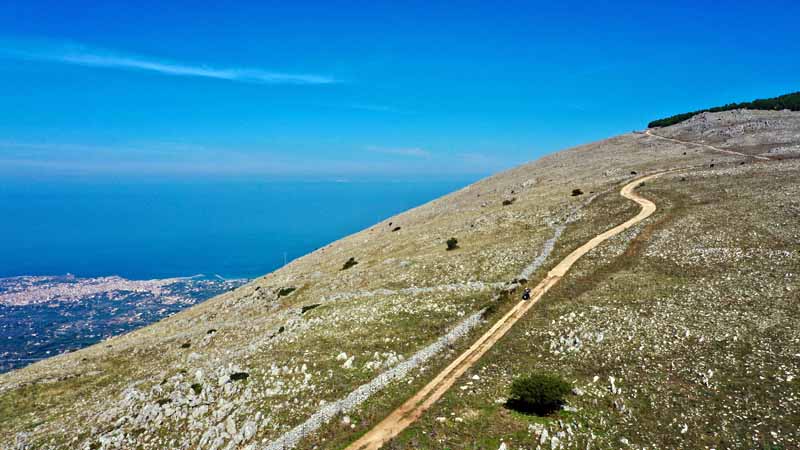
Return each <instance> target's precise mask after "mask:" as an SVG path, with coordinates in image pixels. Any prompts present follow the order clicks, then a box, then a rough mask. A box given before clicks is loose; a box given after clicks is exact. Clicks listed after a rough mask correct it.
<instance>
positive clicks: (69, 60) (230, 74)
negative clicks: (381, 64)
mask: <svg viewBox="0 0 800 450" xmlns="http://www.w3.org/2000/svg"><path fill="white" fill-rule="evenodd" d="M0 55H4V56H6V57H11V58H17V59H24V60H33V61H48V62H54V63H61V64H72V65H78V66H84V67H99V68H108V69H124V70H140V71H147V72H156V73H160V74H163V75H172V76H183V77H200V78H212V79H217V80H228V81H239V82H246V83H264V84H331V83H336V82H337V80H336V79H334V78H332V77H329V76H325V75H314V74H295V73H283V72H273V71H268V70H262V69H251V68H216V67H210V66H205V65H193V64H184V63H177V62H172V61H166V60H160V59H158V58H151V57H144V56H134V55H128V54H124V53H119V52H112V51H107V50H100V49H96V48H90V47H87V46H83V45H77V44H57V45H52V44H50V45H38V44H30V43H25V42H14V41H12V42H2V45H0Z"/></svg>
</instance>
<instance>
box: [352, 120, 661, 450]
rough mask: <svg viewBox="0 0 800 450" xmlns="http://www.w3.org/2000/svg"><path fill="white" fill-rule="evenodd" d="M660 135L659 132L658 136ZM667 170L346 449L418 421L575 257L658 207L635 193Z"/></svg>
mask: <svg viewBox="0 0 800 450" xmlns="http://www.w3.org/2000/svg"><path fill="white" fill-rule="evenodd" d="M659 137H660V136H659ZM664 173H666V172H661V173H657V174H653V175H649V176H645V177H642V178H638V179H636V180H635V181H632V182H630V183H628V184H626V185H625V186H624V187H623V188H622V190H620V195H622V196H623V197H625V198H628V199H630V200H633V201H634V202H636V203H638V204H639V205H641V207H642V209H641V211H639V214H637V215H636V217H633V218H632V219H629V220H628V221H626V222H625V223H623V224H620V225H617V226H616V227H614V228H611V229H610V230H608V231H605V232H603V233H601V234H598V235H597V236H595V237H594V238H592V239H591V240H589V241H588V242H587V243H585V244H583V245H582V246H580V247H578V248H577V249H575V250H574V251H573V252H572V253H570V254H569V255H568V256H567V257H566V258H564V259H563V260H562V261H561V262H559V263H558V265H556V266H555V267H554V268H553V269H552V270H551V271H550V272H548V274H547V277H546V278H545V279H544V280H542V282H541V283H539V284H538V285H537V286H536V287H535V288H534V289H533V291H532V292H531V299H530V300H528V301H520V302H519V303H517V304H516V305H514V307H513V308H511V310H510V311H509V312H508V313H506V314H505V315H504V316H503V317H502V318H500V320H498V321H497V322H496V323H495V324H494V325H492V327H491V328H490V329H489V330H488V331H487V332H486V333H484V334H483V336H481V337H480V338H478V340H477V341H475V343H474V344H472V346H471V347H470V348H469V349H467V350H466V351H465V352H464V353H462V354H461V355H460V356H459V357H458V358H456V359H455V360H454V361H453V362H452V363H450V365H449V366H447V367H446V368H445V369H444V370H442V371H441V372H440V373H439V374H438V375H437V376H436V377H435V378H434V379H433V380H431V381H430V382H429V383H428V384H427V385H425V387H423V388H422V389H421V390H420V391H418V392H417V393H416V394H414V396H413V397H411V398H410V399H408V400H406V402H405V403H403V404H402V405H400V407H398V408H397V409H395V410H394V411H393V412H392V413H391V414H389V415H388V416H387V417H386V418H385V419H383V420H382V421H381V422H380V423H378V424H377V425H376V426H375V427H374V428H372V429H371V430H370V431H368V432H367V433H366V434H365V435H363V436H362V437H361V438H360V439H358V440H357V441H355V442H353V443H352V444H350V445H349V446H348V447H347V450H371V449H378V448H380V447H381V446H382V445H383V444H384V443H385V442H387V441H389V440H390V439H392V438H393V437H395V436H397V435H398V434H399V433H400V432H401V431H403V430H404V429H405V428H406V427H408V426H409V425H410V424H412V423H413V422H414V421H416V420H417V419H418V418H419V417H420V416H421V415H422V413H424V412H425V411H426V410H427V409H428V408H430V406H431V405H432V404H433V403H434V402H436V400H438V399H439V398H441V396H442V395H443V394H444V393H445V392H447V390H448V389H449V388H450V387H451V386H452V385H453V383H455V382H456V380H457V379H458V378H459V377H460V376H461V375H463V374H464V372H466V370H467V369H469V368H470V367H471V366H472V365H473V364H475V363H476V362H477V361H478V360H479V359H480V358H481V356H483V355H484V354H485V353H486V352H487V351H488V350H489V349H490V348H492V346H493V345H494V344H495V342H497V341H498V340H499V339H500V338H502V337H503V336H504V335H505V334H506V332H508V330H509V329H511V327H512V326H513V325H514V324H515V323H516V322H517V321H518V320H519V319H520V318H521V317H522V316H523V315H524V314H525V313H526V312H527V311H528V310H529V309H530V308H531V307H532V306H533V305H534V304H535V303H536V302H537V301H539V299H541V298H542V296H543V295H544V294H545V293H546V292H547V291H548V290H550V288H551V287H553V286H554V285H555V284H556V283H558V281H559V280H560V279H561V278H562V277H563V276H564V275H566V273H567V271H568V270H569V269H570V267H572V265H573V264H575V261H577V260H578V259H580V257H581V256H583V255H585V254H586V253H587V252H589V251H590V250H591V249H593V248H595V247H597V246H598V245H600V243H602V242H603V241H605V240H606V239H609V238H611V237H613V236H616V235H617V234H619V233H621V232H623V231H625V230H627V229H628V228H630V227H632V226H633V225H636V224H637V223H639V222H641V221H642V220H644V219H646V218H647V217H649V216H650V215H651V214H653V212H655V210H656V205H655V203H653V202H651V201H650V200H647V199H646V198H643V197H641V196H639V195H638V194H636V192H634V189H635V188H636V187H637V186H639V185H640V184H641V183H642V182H644V181H647V180H650V179H652V178H655V177H657V176H659V175H662V174H664Z"/></svg>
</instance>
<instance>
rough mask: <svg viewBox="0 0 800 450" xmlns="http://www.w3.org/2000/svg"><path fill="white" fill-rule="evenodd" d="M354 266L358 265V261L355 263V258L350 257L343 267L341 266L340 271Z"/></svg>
mask: <svg viewBox="0 0 800 450" xmlns="http://www.w3.org/2000/svg"><path fill="white" fill-rule="evenodd" d="M356 264H358V261H356V259H355V258H353V257H350V259H348V260H347V261H345V263H344V265H343V266H342V270H347V269H349V268H351V267H353V266H355V265H356Z"/></svg>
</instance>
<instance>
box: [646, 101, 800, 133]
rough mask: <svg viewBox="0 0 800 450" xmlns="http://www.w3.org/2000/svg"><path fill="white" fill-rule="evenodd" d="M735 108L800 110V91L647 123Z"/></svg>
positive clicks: (672, 121) (654, 124) (661, 124)
mask: <svg viewBox="0 0 800 450" xmlns="http://www.w3.org/2000/svg"><path fill="white" fill-rule="evenodd" d="M734 109H755V110H771V111H780V110H783V109H788V110H790V111H800V92H794V93H792V94H786V95H781V96H780V97H773V98H766V99H758V100H753V101H752V102H744V103H729V104H727V105H725V106H716V107H714V108H708V109H701V110H699V111H693V112H688V113H682V114H676V115H674V116H670V117H666V118H664V119H658V120H654V121H652V122H650V123H649V124H647V127H648V128H655V127H668V126H670V125H675V124H677V123H681V122H683V121H684V120H688V119H691V118H692V117H694V116H696V115H698V114H700V113H704V112H722V111H731V110H734Z"/></svg>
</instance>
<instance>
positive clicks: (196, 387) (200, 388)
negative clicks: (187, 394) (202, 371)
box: [192, 383, 203, 395]
mask: <svg viewBox="0 0 800 450" xmlns="http://www.w3.org/2000/svg"><path fill="white" fill-rule="evenodd" d="M192 390H193V391H194V395H200V393H201V392H203V385H202V384H200V383H194V384H193V385H192Z"/></svg>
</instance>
